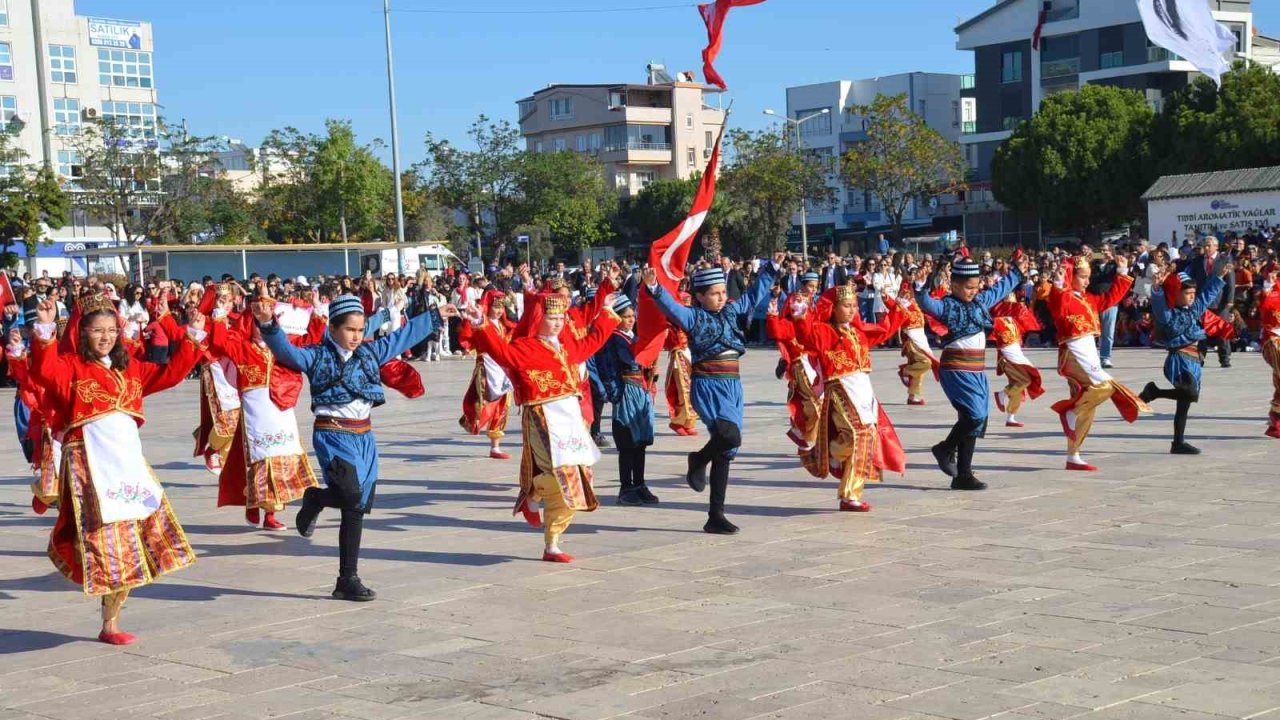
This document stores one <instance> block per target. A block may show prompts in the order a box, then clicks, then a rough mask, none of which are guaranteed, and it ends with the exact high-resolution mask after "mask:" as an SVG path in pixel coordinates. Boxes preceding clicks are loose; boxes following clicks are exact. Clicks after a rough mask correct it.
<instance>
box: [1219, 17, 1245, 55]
mask: <svg viewBox="0 0 1280 720" xmlns="http://www.w3.org/2000/svg"><path fill="white" fill-rule="evenodd" d="M1224 24H1225V25H1226V26H1227V29H1228V30H1230V31H1231V34H1232V35H1235V36H1236V54H1238V55H1243V54H1244V45H1245V43H1244V23H1234V22H1233V23H1224Z"/></svg>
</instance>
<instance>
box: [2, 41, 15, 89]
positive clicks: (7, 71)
mask: <svg viewBox="0 0 1280 720" xmlns="http://www.w3.org/2000/svg"><path fill="white" fill-rule="evenodd" d="M12 79H13V49H12V48H10V47H9V43H7V42H0V80H12Z"/></svg>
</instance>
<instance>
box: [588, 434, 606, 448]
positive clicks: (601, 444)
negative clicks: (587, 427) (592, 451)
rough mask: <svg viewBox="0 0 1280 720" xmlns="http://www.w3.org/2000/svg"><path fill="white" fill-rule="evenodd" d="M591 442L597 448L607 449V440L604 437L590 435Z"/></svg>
mask: <svg viewBox="0 0 1280 720" xmlns="http://www.w3.org/2000/svg"><path fill="white" fill-rule="evenodd" d="M591 440H592V441H593V442H594V443H595V444H596V447H598V448H607V447H609V438H607V437H605V436H604V435H592V436H591Z"/></svg>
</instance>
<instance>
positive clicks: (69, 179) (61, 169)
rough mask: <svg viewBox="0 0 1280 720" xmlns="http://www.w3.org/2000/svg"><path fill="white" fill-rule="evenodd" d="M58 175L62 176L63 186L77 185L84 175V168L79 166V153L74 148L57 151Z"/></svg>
mask: <svg viewBox="0 0 1280 720" xmlns="http://www.w3.org/2000/svg"><path fill="white" fill-rule="evenodd" d="M58 175H59V176H60V177H61V178H62V185H63V187H67V186H72V187H75V186H78V185H79V182H80V179H81V178H83V177H84V168H82V167H81V166H80V153H77V152H76V151H74V150H59V151H58Z"/></svg>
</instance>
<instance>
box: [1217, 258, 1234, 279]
mask: <svg viewBox="0 0 1280 720" xmlns="http://www.w3.org/2000/svg"><path fill="white" fill-rule="evenodd" d="M1235 269H1236V264H1235V263H1233V262H1229V261H1228V262H1225V263H1223V264H1222V269H1221V270H1219V271H1218V277H1220V278H1224V279H1225V278H1226V277H1227V276H1228V275H1230V274H1231V273H1233V272H1235Z"/></svg>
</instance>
